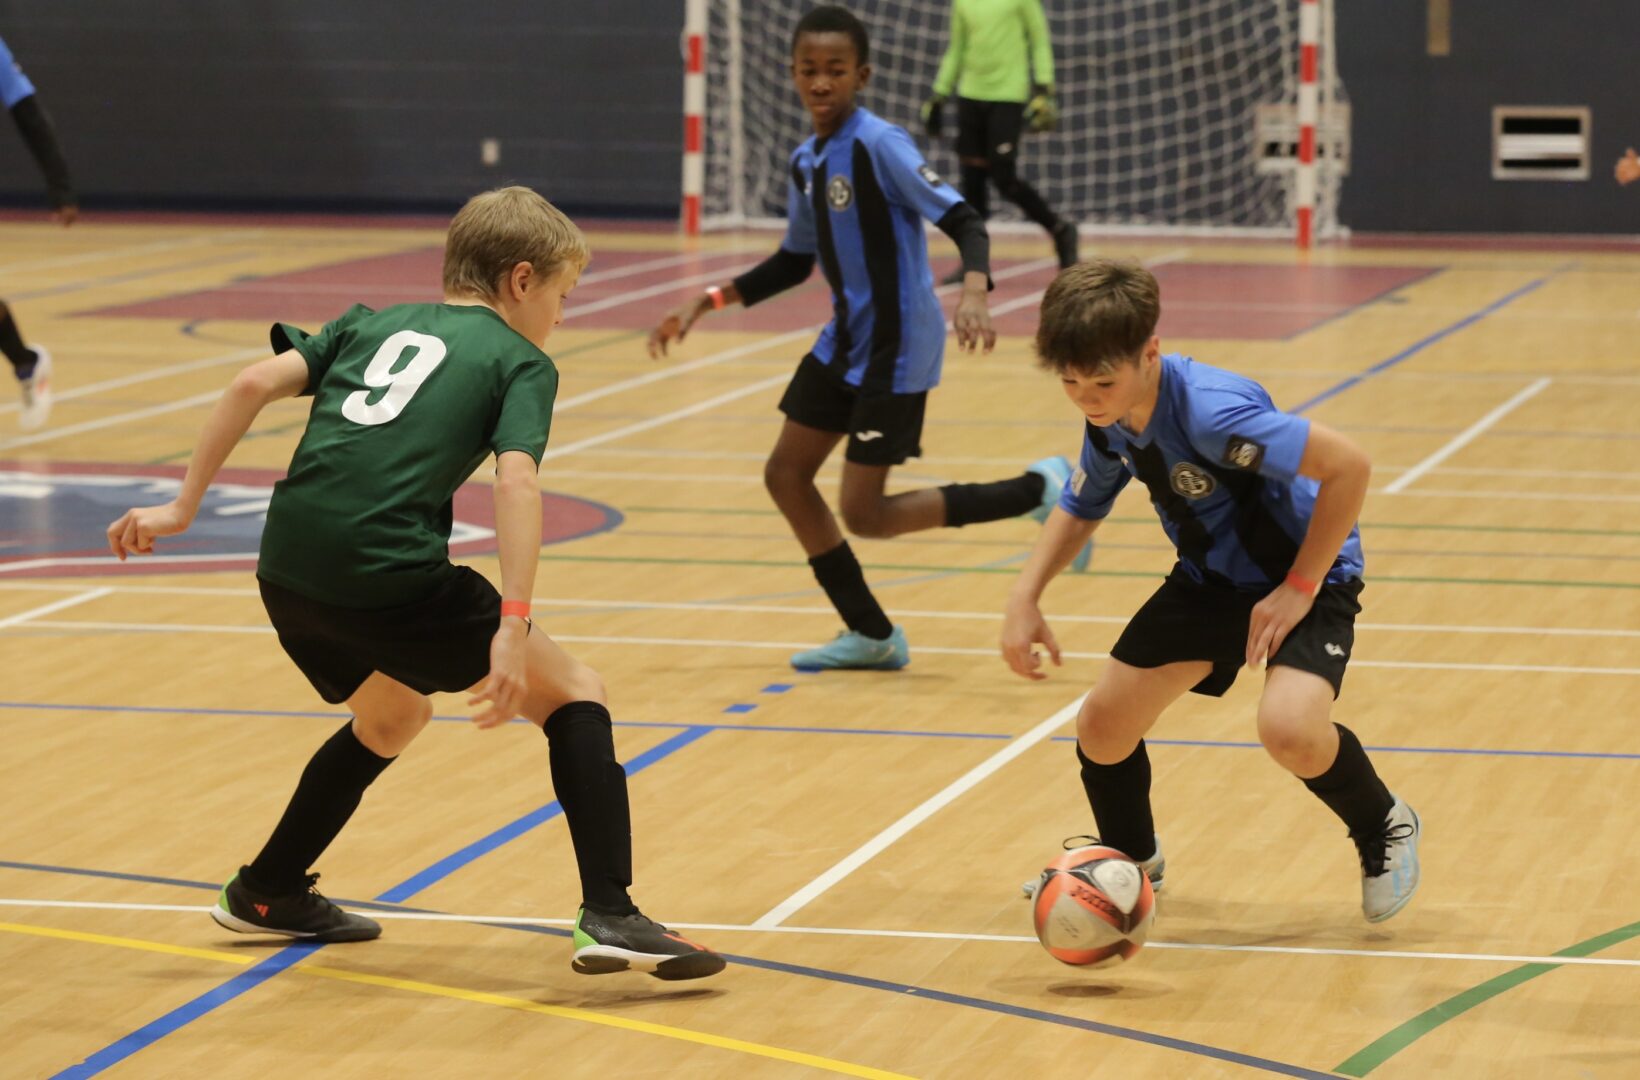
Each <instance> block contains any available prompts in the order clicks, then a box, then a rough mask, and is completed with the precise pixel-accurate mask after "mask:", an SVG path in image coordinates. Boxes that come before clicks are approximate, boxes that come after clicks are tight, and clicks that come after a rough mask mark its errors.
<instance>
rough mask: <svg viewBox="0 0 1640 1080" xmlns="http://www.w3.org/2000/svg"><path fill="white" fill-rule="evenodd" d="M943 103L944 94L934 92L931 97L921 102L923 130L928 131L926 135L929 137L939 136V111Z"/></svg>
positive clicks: (935, 137)
mask: <svg viewBox="0 0 1640 1080" xmlns="http://www.w3.org/2000/svg"><path fill="white" fill-rule="evenodd" d="M944 105H945V95H944V94H935V95H934V96H933V97H931V98H929V99H928V100H927V101H925V102H923V107H922V122H923V130H924V131H926V132H927V133H928V137H929V138H930V139H937V138H939V137H940V111H941V109H942V107H943V106H944Z"/></svg>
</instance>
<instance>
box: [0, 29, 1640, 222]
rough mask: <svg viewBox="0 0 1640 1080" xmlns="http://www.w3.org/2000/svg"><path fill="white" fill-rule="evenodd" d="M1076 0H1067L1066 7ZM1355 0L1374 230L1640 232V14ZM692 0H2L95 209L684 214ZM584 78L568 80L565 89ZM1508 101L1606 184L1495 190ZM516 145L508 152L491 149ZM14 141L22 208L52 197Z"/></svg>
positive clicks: (1358, 88) (11, 33)
mask: <svg viewBox="0 0 1640 1080" xmlns="http://www.w3.org/2000/svg"><path fill="white" fill-rule="evenodd" d="M1069 2H1072V0H1048V3H1050V4H1053V3H1069ZM1430 2H1431V0H1371V2H1364V0H1337V9H1338V20H1339V30H1338V41H1339V66H1340V70H1341V71H1342V72H1343V74H1344V78H1345V81H1346V83H1347V85H1348V86H1349V90H1350V95H1351V98H1352V100H1353V102H1354V105H1355V118H1354V126H1353V139H1354V161H1353V171H1352V174H1351V177H1350V180H1349V182H1348V183H1347V184H1346V186H1345V189H1344V202H1343V206H1342V211H1341V216H1342V218H1343V220H1344V221H1345V222H1346V223H1348V224H1349V225H1351V226H1352V227H1353V228H1355V229H1358V230H1426V229H1432V230H1488V231H1577V232H1629V233H1633V232H1640V190H1635V189H1619V188H1618V187H1617V186H1616V185H1615V183H1614V182H1613V181H1612V180H1611V167H1612V163H1613V162H1614V161H1615V160H1616V158H1617V156H1618V154H1619V153H1621V152H1622V150H1623V148H1624V147H1625V146H1628V145H1630V144H1631V143H1640V90H1637V89H1636V83H1635V80H1634V79H1633V77H1632V70H1633V65H1632V63H1631V61H1630V59H1629V57H1628V55H1627V54H1628V53H1629V52H1631V51H1632V49H1633V43H1634V42H1636V41H1640V5H1635V4H1615V3H1600V4H1595V3H1589V2H1583V3H1574V4H1568V5H1561V6H1559V7H1552V6H1546V5H1543V4H1542V3H1540V2H1539V0H1450V4H1451V7H1452V9H1453V15H1452V22H1451V30H1452V51H1451V55H1449V56H1446V57H1439V58H1437V57H1431V56H1428V55H1427V54H1426V13H1427V7H1428V4H1429V3H1430ZM682 9H683V3H682V0H580V2H571V0H534V2H531V3H525V2H522V0H490V2H488V3H485V4H481V5H474V6H473V7H471V8H465V7H462V6H457V5H453V4H450V3H448V2H447V0H436V2H435V0H262V2H257V3H250V2H248V0H220V2H215V0H213V2H204V0H0V36H4V38H5V39H6V41H7V42H8V43H9V44H10V45H11V47H12V49H13V51H14V52H15V53H16V54H17V56H18V58H19V59H20V60H21V61H22V63H23V65H24V68H25V70H26V71H27V72H28V73H29V75H30V76H31V77H32V78H33V79H34V81H35V83H36V84H37V85H38V86H39V87H40V88H41V99H42V100H43V101H44V102H45V104H46V105H47V107H48V108H49V109H50V111H51V112H52V114H53V115H54V116H55V118H56V120H57V123H58V128H59V131H60V134H61V136H62V139H63V143H64V146H65V149H66V151H67V153H68V156H69V160H70V164H71V165H72V167H73V170H74V173H75V177H76V181H77V183H78V184H79V186H80V188H81V190H82V191H83V192H84V193H85V194H86V196H87V198H88V199H90V200H92V201H102V202H104V203H105V204H106V203H110V202H113V203H119V204H126V205H130V204H147V205H176V206H202V205H204V206H210V205H220V206H291V207H323V208H373V207H395V208H412V209H413V208H428V209H435V208H436V209H441V210H442V209H445V208H447V207H449V206H451V205H453V204H455V203H457V202H459V201H460V199H461V198H462V197H464V196H465V195H466V194H468V193H471V192H472V191H474V190H476V189H479V188H482V187H488V186H493V185H496V184H499V183H503V182H514V181H516V182H521V183H528V184H531V185H534V186H536V187H538V188H540V189H541V190H543V191H544V192H546V193H547V194H548V196H549V197H550V198H553V199H554V200H555V201H558V202H560V203H562V204H563V205H565V206H566V207H569V208H571V209H575V210H601V211H606V212H615V213H635V212H648V213H655V214H662V215H666V214H671V213H673V212H674V211H675V207H676V204H677V192H678V183H679V180H678V176H679V150H680V139H681V123H680V120H679V107H680V106H679V99H680V94H681V87H682V79H683V72H682V61H681V59H680V56H679V51H678V33H679V29H680V27H681V23H682ZM566 87H568V88H571V89H570V90H569V91H568V92H565V90H564V88H566ZM1494 104H1577V105H1583V104H1586V105H1589V106H1591V107H1592V109H1593V114H1594V116H1593V135H1594V148H1595V153H1594V162H1593V175H1592V177H1591V179H1590V180H1588V181H1584V182H1570V183H1554V182H1508V181H1496V180H1493V179H1491V142H1490V140H1491V126H1490V124H1491V108H1492V106H1493V105H1494ZM485 138H494V139H497V140H499V143H500V162H499V164H497V165H495V166H486V165H485V164H483V163H482V162H481V160H480V142H481V140H482V139H485ZM39 192H40V182H39V178H38V175H37V173H36V172H35V170H34V167H33V162H32V161H31V160H29V158H28V157H27V153H26V151H25V149H24V147H23V144H22V142H21V140H20V139H17V138H15V136H12V137H10V138H3V137H0V201H6V202H17V201H37V200H38V199H39V198H40V195H39Z"/></svg>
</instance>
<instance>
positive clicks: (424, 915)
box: [0, 897, 1640, 967]
mask: <svg viewBox="0 0 1640 1080" xmlns="http://www.w3.org/2000/svg"><path fill="white" fill-rule="evenodd" d="M0 907H21V908H66V909H68V910H81V911H169V912H180V913H184V914H190V915H198V914H203V913H205V912H207V911H210V910H211V909H210V908H209V907H201V906H199V905H196V904H131V903H117V902H114V901H98V900H30V899H26V898H12V897H4V898H0ZM353 910H355V911H359V912H363V913H367V914H368V915H369V916H370V917H371V918H372V919H393V920H397V921H400V922H459V923H486V924H491V925H506V924H509V923H510V924H512V925H514V926H574V925H575V920H574V919H562V918H559V919H549V918H542V917H539V916H534V915H452V914H446V913H444V912H432V911H382V910H380V909H377V908H354V909H353ZM666 925H668V926H670V927H671V928H673V929H674V930H710V931H714V932H718V931H721V932H723V933H729V934H814V935H823V936H828V937H854V938H861V937H874V938H893V939H899V940H907V941H972V942H979V943H1000V944H1006V945H1035V944H1037V939H1036V938H1035V937H1032V936H1030V935H1028V934H963V933H952V932H945V931H937V930H867V929H863V928H859V927H843V926H757V925H755V924H754V925H743V924H739V923H681V922H680V923H675V922H669V923H667V924H666ZM1145 947H1146V948H1147V949H1191V950H1197V951H1202V952H1239V953H1275V954H1278V955H1283V956H1344V957H1362V958H1366V959H1385V960H1467V961H1472V962H1477V963H1489V964H1496V963H1502V964H1555V965H1559V964H1565V965H1568V966H1586V967H1640V959H1634V960H1631V959H1626V958H1623V957H1606V956H1520V955H1515V954H1512V953H1458V952H1414V951H1411V950H1405V949H1326V948H1318V947H1309V946H1303V945H1218V944H1213V943H1209V942H1189V941H1151V942H1148V943H1146V945H1145Z"/></svg>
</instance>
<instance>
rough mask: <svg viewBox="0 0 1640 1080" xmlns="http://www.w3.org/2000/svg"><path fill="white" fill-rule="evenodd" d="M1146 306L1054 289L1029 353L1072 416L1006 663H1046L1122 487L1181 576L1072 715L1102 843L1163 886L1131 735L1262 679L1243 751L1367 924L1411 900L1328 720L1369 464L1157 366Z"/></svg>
mask: <svg viewBox="0 0 1640 1080" xmlns="http://www.w3.org/2000/svg"><path fill="white" fill-rule="evenodd" d="M1160 314H1161V297H1160V290H1159V288H1158V286H1157V284H1156V279H1155V277H1154V276H1152V275H1151V273H1150V272H1149V271H1148V270H1145V269H1144V268H1143V267H1141V266H1139V265H1138V264H1136V263H1129V262H1118V261H1112V260H1097V261H1094V262H1089V263H1083V264H1081V265H1079V266H1074V267H1071V268H1070V269H1068V270H1065V271H1063V272H1061V273H1060V275H1059V276H1058V277H1057V278H1056V279H1054V283H1053V284H1052V285H1051V286H1049V288H1048V291H1047V294H1046V295H1045V296H1044V297H1043V299H1042V321H1041V324H1040V325H1039V327H1038V329H1037V336H1036V349H1037V353H1038V355H1039V357H1040V358H1041V364H1042V366H1043V367H1044V368H1046V369H1048V370H1050V371H1053V372H1054V373H1056V374H1057V375H1058V376H1059V377H1060V381H1061V383H1062V384H1063V387H1064V390H1065V394H1066V396H1067V397H1069V398H1070V400H1071V402H1072V403H1073V404H1074V405H1075V406H1076V407H1077V408H1078V409H1080V410H1081V412H1082V413H1083V415H1084V416H1086V417H1087V428H1086V433H1085V435H1084V439H1083V447H1082V458H1081V462H1080V467H1079V468H1078V469H1077V470H1076V472H1075V473H1074V474H1072V476H1071V478H1070V480H1069V481H1067V482H1066V484H1065V486H1064V490H1063V491H1062V492H1061V494H1060V497H1059V505H1058V506H1057V507H1056V508H1055V509H1054V510H1053V511H1052V513H1051V514H1050V515H1049V517H1048V520H1047V523H1046V524H1045V525H1044V527H1043V530H1042V536H1041V539H1040V540H1039V541H1038V542H1037V546H1036V550H1035V551H1034V552H1032V554H1031V557H1030V560H1029V561H1028V562H1027V563H1026V565H1025V568H1024V570H1022V571H1021V572H1020V575H1019V579H1018V581H1017V582H1016V584H1015V585H1014V588H1013V591H1012V593H1011V594H1010V596H1009V600H1008V607H1007V611H1006V614H1005V618H1004V624H1003V630H1002V655H1003V658H1004V659H1005V660H1006V661H1007V663H1008V666H1009V667H1011V668H1012V669H1013V670H1014V671H1015V672H1016V673H1017V674H1019V675H1022V676H1024V677H1026V678H1028V679H1041V678H1044V677H1045V676H1044V673H1043V672H1042V671H1041V670H1040V669H1041V665H1042V658H1041V656H1040V655H1038V654H1037V652H1036V649H1035V646H1037V645H1041V646H1043V647H1044V648H1045V649H1046V651H1047V654H1048V655H1049V656H1050V657H1051V658H1052V659H1053V662H1054V663H1055V664H1058V663H1059V645H1058V643H1057V642H1056V641H1055V640H1054V636H1053V632H1052V631H1051V630H1049V629H1048V625H1047V623H1046V622H1045V621H1044V620H1043V617H1042V612H1041V609H1040V608H1039V606H1038V605H1039V601H1040V598H1041V596H1042V591H1043V589H1044V588H1045V587H1046V586H1047V584H1048V581H1049V580H1050V579H1052V578H1053V577H1054V575H1055V574H1057V573H1059V571H1060V570H1062V569H1064V568H1065V566H1066V565H1067V564H1068V563H1069V562H1070V561H1071V558H1072V556H1073V555H1074V554H1075V552H1077V551H1078V550H1079V549H1080V548H1081V547H1082V545H1083V544H1084V543H1086V542H1087V540H1088V539H1089V537H1090V536H1091V535H1092V534H1093V532H1094V530H1095V529H1097V528H1098V527H1099V523H1100V522H1101V521H1102V520H1104V518H1105V517H1106V515H1108V514H1109V513H1110V510H1111V507H1112V505H1113V504H1114V503H1115V502H1116V496H1117V495H1118V494H1119V493H1120V492H1121V490H1122V488H1123V487H1125V486H1126V484H1127V482H1128V479H1129V478H1130V477H1135V476H1136V477H1138V478H1139V481H1140V482H1141V483H1142V484H1144V485H1145V487H1146V488H1147V489H1148V491H1149V495H1150V501H1151V504H1152V505H1153V506H1154V507H1155V508H1156V512H1157V514H1158V515H1159V516H1160V517H1161V519H1162V527H1163V529H1164V530H1166V532H1167V535H1168V538H1169V539H1170V540H1172V541H1173V544H1174V546H1175V547H1176V548H1177V549H1178V555H1179V560H1178V563H1177V564H1176V565H1175V566H1174V567H1173V570H1172V572H1171V573H1170V574H1169V575H1168V577H1167V579H1166V581H1164V582H1163V584H1162V586H1161V588H1159V589H1158V590H1157V591H1156V593H1155V595H1153V596H1152V597H1151V598H1150V599H1149V600H1148V601H1146V602H1145V604H1144V606H1143V607H1141V608H1140V609H1139V611H1138V613H1137V614H1136V615H1134V617H1133V619H1132V621H1130V622H1129V623H1128V625H1127V628H1126V629H1125V630H1123V631H1122V635H1121V637H1120V638H1119V639H1118V641H1117V642H1116V644H1115V645H1114V646H1113V647H1112V648H1111V651H1110V655H1111V659H1110V661H1109V662H1108V663H1107V664H1106V665H1105V668H1104V670H1103V671H1102V672H1101V673H1100V676H1099V681H1098V682H1097V683H1096V684H1095V686H1094V688H1093V689H1092V690H1091V691H1090V692H1089V693H1088V696H1087V699H1086V700H1085V701H1084V702H1083V703H1082V709H1081V713H1080V714H1079V715H1078V717H1077V722H1076V735H1077V758H1078V760H1079V761H1080V763H1081V767H1082V784H1083V787H1084V788H1085V789H1086V791H1087V796H1088V802H1089V804H1090V805H1091V806H1092V808H1093V816H1094V820H1095V821H1096V822H1097V824H1098V828H1099V836H1100V840H1101V842H1102V843H1104V844H1107V845H1109V846H1111V847H1114V848H1116V849H1117V850H1119V851H1122V852H1124V853H1126V854H1127V855H1129V856H1131V857H1132V858H1133V859H1134V860H1135V861H1137V862H1138V863H1139V864H1140V865H1141V866H1142V867H1143V868H1144V869H1145V870H1146V872H1147V873H1148V874H1149V876H1150V879H1151V881H1152V883H1153V884H1155V885H1158V886H1159V885H1160V884H1161V880H1162V872H1163V868H1164V865H1165V863H1164V860H1163V859H1162V852H1161V847H1160V844H1159V842H1158V841H1157V839H1156V835H1155V826H1154V824H1153V821H1152V817H1151V809H1150V759H1149V757H1148V756H1147V755H1146V753H1145V743H1144V735H1145V733H1146V732H1147V731H1149V730H1150V727H1151V725H1153V724H1154V723H1155V722H1156V720H1157V718H1158V717H1159V716H1160V715H1161V713H1162V710H1163V709H1165V708H1167V706H1168V705H1170V704H1172V703H1173V702H1174V701H1175V700H1177V699H1178V698H1179V697H1180V696H1181V695H1183V694H1184V693H1185V692H1186V691H1194V692H1195V693H1198V694H1207V695H1209V696H1212V697H1218V696H1221V695H1222V694H1223V693H1224V692H1225V690H1227V689H1229V687H1230V684H1231V683H1233V682H1234V681H1235V678H1236V674H1237V672H1238V670H1239V669H1240V667H1241V666H1242V664H1243V663H1245V664H1246V665H1247V666H1248V667H1251V668H1253V669H1255V670H1257V669H1258V668H1261V667H1263V668H1265V680H1264V693H1263V696H1262V698H1261V699H1260V701H1259V710H1258V733H1259V739H1260V741H1262V742H1263V744H1264V747H1265V749H1266V750H1268V751H1269V753H1270V756H1271V757H1273V758H1275V759H1276V761H1277V762H1278V763H1279V764H1280V765H1281V766H1282V767H1283V768H1285V769H1287V770H1289V771H1290V772H1292V773H1293V774H1294V775H1295V776H1297V777H1299V778H1300V779H1301V780H1303V781H1304V785H1305V786H1306V787H1308V788H1309V789H1310V791H1312V792H1314V793H1315V794H1316V796H1317V797H1319V798H1320V799H1321V801H1322V802H1324V803H1326V804H1327V806H1328V807H1329V808H1330V809H1331V810H1332V811H1333V812H1334V813H1335V814H1337V815H1338V816H1339V817H1340V818H1341V819H1342V820H1343V821H1344V823H1345V825H1346V826H1347V827H1348V828H1349V834H1350V838H1351V839H1352V840H1354V841H1355V846H1356V848H1357V850H1358V853H1359V855H1360V860H1361V908H1362V911H1363V913H1364V914H1365V915H1366V917H1367V919H1368V920H1369V921H1371V922H1380V921H1382V920H1384V919H1387V918H1389V917H1390V916H1391V915H1394V914H1395V913H1396V912H1397V911H1399V910H1401V908H1402V907H1404V906H1405V905H1406V903H1407V902H1408V901H1409V900H1411V899H1412V894H1413V893H1414V892H1415V891H1416V890H1417V888H1418V838H1419V821H1418V815H1417V814H1415V813H1414V812H1413V811H1412V808H1411V807H1409V806H1408V805H1407V804H1406V803H1405V802H1403V801H1401V800H1400V799H1399V798H1396V797H1395V796H1393V795H1391V794H1390V792H1389V790H1388V789H1387V788H1386V787H1385V786H1384V783H1383V781H1382V780H1380V779H1379V778H1378V774H1377V773H1376V772H1375V771H1374V770H1373V767H1372V762H1371V761H1369V760H1368V758H1367V755H1366V752H1365V751H1364V750H1363V749H1362V748H1361V743H1360V740H1358V739H1357V738H1356V737H1355V735H1354V733H1353V732H1351V731H1350V729H1349V728H1346V727H1344V726H1343V725H1342V724H1336V723H1334V722H1332V720H1331V719H1330V714H1331V711H1332V703H1333V701H1334V699H1335V698H1337V696H1338V692H1339V689H1340V688H1341V686H1342V685H1343V680H1344V669H1345V667H1346V665H1347V664H1348V663H1349V653H1350V648H1351V646H1352V645H1353V643H1354V637H1355V616H1356V614H1357V613H1358V612H1360V610H1361V605H1360V603H1359V602H1358V597H1359V596H1360V594H1361V589H1362V569H1363V560H1362V555H1361V535H1360V531H1359V530H1358V528H1357V527H1356V519H1357V517H1358V516H1359V515H1360V513H1361V506H1362V504H1363V503H1364V502H1365V500H1366V494H1367V481H1368V478H1369V477H1370V475H1371V472H1372V464H1371V462H1370V461H1368V460H1367V456H1366V454H1365V453H1364V452H1363V451H1362V450H1361V448H1360V447H1358V446H1356V445H1355V444H1354V443H1352V442H1351V441H1350V440H1348V439H1346V438H1345V437H1344V436H1343V435H1341V434H1339V433H1338V432H1336V431H1333V430H1332V429H1331V428H1327V427H1324V426H1322V425H1321V424H1317V423H1313V422H1311V421H1309V420H1306V419H1304V418H1302V417H1297V416H1292V415H1289V414H1287V413H1284V412H1282V411H1281V410H1279V409H1277V408H1276V407H1275V404H1274V403H1273V402H1272V401H1271V400H1270V395H1269V394H1267V393H1266V392H1265V391H1264V388H1263V387H1261V386H1260V385H1258V384H1257V383H1255V382H1253V381H1252V380H1250V379H1245V378H1242V377H1241V376H1239V375H1234V374H1232V373H1230V372H1228V371H1223V370H1221V369H1219V368H1213V367H1208V366H1207V365H1206V364H1198V363H1196V362H1195V361H1193V360H1191V359H1189V358H1188V357H1184V356H1177V355H1167V356H1163V355H1162V353H1161V346H1160V343H1159V341H1158V339H1157V337H1156V333H1155V331H1156V322H1157V319H1158V318H1159V316H1160Z"/></svg>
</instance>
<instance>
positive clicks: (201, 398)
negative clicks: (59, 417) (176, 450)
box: [0, 388, 222, 450]
mask: <svg viewBox="0 0 1640 1080" xmlns="http://www.w3.org/2000/svg"><path fill="white" fill-rule="evenodd" d="M221 396H222V388H218V389H216V390H209V391H207V392H205V393H203V394H195V395H193V396H192V397H185V398H182V399H181V400H179V401H168V402H166V403H165V404H163V405H150V406H148V407H147V408H146V409H133V410H131V411H130V412H123V413H115V414H114V415H112V416H104V417H100V418H99V419H96V420H87V421H85V422H84V423H82V424H70V425H69V426H68V427H62V428H52V429H51V430H50V431H42V432H40V433H39V434H37V435H23V436H21V437H19V438H15V439H7V440H6V441H5V442H0V450H11V449H14V448H16V447H19V446H34V445H35V444H37V443H43V442H50V441H52V440H53V439H61V438H62V437H63V436H65V435H78V434H80V433H81V432H85V431H98V430H100V429H102V428H109V427H115V426H117V425H119V424H125V423H129V422H130V421H132V420H146V419H147V418H149V417H150V416H160V415H163V414H165V413H170V412H180V411H181V410H183V409H191V408H193V407H194V406H196V405H204V404H205V403H206V402H209V401H215V400H216V399H217V398H219V397H221Z"/></svg>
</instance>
